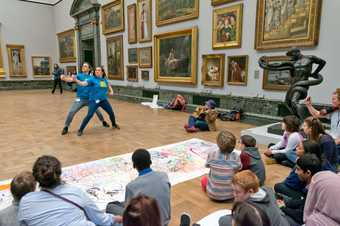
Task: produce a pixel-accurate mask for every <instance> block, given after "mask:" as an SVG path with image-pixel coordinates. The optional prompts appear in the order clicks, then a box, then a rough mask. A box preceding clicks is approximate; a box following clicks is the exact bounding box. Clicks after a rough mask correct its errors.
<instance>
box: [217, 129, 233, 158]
mask: <svg viewBox="0 0 340 226" xmlns="http://www.w3.org/2000/svg"><path fill="white" fill-rule="evenodd" d="M235 145H236V137H235V136H234V134H232V133H231V132H229V131H227V130H223V131H221V132H220V133H219V134H218V135H217V146H218V147H219V148H220V151H221V152H222V153H231V152H232V151H233V150H234V148H235Z"/></svg>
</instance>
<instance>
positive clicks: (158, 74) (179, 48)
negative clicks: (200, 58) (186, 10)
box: [154, 27, 198, 85]
mask: <svg viewBox="0 0 340 226" xmlns="http://www.w3.org/2000/svg"><path fill="white" fill-rule="evenodd" d="M197 35H198V28H197V27H194V28H191V29H186V30H180V31H174V32H167V33H163V34H157V35H155V36H154V45H155V46H154V57H155V68H154V77H155V81H156V82H165V83H182V84H191V85H194V84H196V82H197Z"/></svg>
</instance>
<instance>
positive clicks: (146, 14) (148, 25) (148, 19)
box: [137, 0, 152, 42]
mask: <svg viewBox="0 0 340 226" xmlns="http://www.w3.org/2000/svg"><path fill="white" fill-rule="evenodd" d="M137 37H138V41H139V42H149V41H151V40H152V1H151V0H137Z"/></svg>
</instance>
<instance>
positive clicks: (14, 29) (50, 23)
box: [0, 0, 57, 79]
mask: <svg viewBox="0 0 340 226" xmlns="http://www.w3.org/2000/svg"><path fill="white" fill-rule="evenodd" d="M0 4H1V5H0V23H1V27H0V43H1V50H2V57H3V61H4V70H5V73H6V74H5V79H9V65H8V56H7V50H6V45H7V44H16V45H24V46H25V62H26V71H27V77H26V78H25V79H33V76H32V74H33V73H32V70H33V69H32V59H31V56H49V57H51V62H52V63H53V62H56V60H57V45H56V37H55V33H56V32H55V23H54V21H55V20H54V18H53V7H52V6H46V5H41V4H32V3H28V2H22V1H16V0H1V3H0Z"/></svg>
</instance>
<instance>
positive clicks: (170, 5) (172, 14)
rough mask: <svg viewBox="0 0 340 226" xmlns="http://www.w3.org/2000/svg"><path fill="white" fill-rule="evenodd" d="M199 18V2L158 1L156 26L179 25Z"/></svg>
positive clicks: (191, 0) (189, 0) (183, 0)
mask: <svg viewBox="0 0 340 226" xmlns="http://www.w3.org/2000/svg"><path fill="white" fill-rule="evenodd" d="M198 16H199V0H156V24H157V26H162V25H166V24H173V23H178V22H181V21H186V20H192V19H195V18H198Z"/></svg>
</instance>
